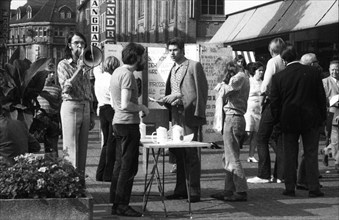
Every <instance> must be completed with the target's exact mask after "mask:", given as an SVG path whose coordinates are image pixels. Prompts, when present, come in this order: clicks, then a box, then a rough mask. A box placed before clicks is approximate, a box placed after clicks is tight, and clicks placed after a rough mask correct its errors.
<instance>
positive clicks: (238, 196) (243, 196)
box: [211, 191, 247, 202]
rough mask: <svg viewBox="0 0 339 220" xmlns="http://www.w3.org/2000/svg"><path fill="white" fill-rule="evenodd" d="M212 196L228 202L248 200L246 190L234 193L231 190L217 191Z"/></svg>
mask: <svg viewBox="0 0 339 220" xmlns="http://www.w3.org/2000/svg"><path fill="white" fill-rule="evenodd" d="M211 197H212V198H214V199H217V200H222V201H227V202H244V201H247V193H246V192H236V193H234V194H233V192H231V191H227V192H222V193H216V194H212V195H211Z"/></svg>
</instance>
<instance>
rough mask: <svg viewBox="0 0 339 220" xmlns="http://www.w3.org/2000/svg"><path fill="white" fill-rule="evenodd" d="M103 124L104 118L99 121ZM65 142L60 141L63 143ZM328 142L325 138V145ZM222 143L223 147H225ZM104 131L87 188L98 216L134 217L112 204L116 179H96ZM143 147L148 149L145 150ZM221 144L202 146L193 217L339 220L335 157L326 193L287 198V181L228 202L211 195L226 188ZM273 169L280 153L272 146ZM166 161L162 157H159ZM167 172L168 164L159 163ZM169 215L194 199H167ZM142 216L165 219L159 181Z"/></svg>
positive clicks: (326, 175) (325, 178) (137, 183)
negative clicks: (111, 192) (197, 199)
mask: <svg viewBox="0 0 339 220" xmlns="http://www.w3.org/2000/svg"><path fill="white" fill-rule="evenodd" d="M97 124H98V123H97ZM61 146H62V143H61V141H60V145H59V147H60V148H61ZM323 146H324V142H323V141H321V146H320V148H322V147H323ZM221 147H222V146H221ZM100 150H101V149H100V134H99V129H98V126H96V128H95V129H94V130H93V131H91V134H90V143H89V148H88V157H87V158H88V159H87V168H86V172H87V175H88V177H87V179H86V183H87V188H88V190H89V192H90V193H91V195H92V196H93V199H94V219H95V220H99V219H129V218H126V217H119V216H113V215H111V214H110V209H111V206H112V204H110V203H109V199H108V198H109V186H110V183H105V182H97V181H95V171H96V168H97V164H98V161H99V155H100ZM140 152H142V150H141V149H140ZM222 152H223V151H222V150H221V149H210V148H205V149H202V151H201V164H202V172H201V193H202V194H201V202H198V203H192V213H193V215H192V218H193V219H213V220H214V219H305V220H306V219H307V220H308V219H329V220H338V219H339V218H338V216H339V197H338V196H339V190H338V189H339V174H337V173H336V172H335V171H334V161H333V159H330V162H329V166H328V167H325V166H324V165H323V164H322V161H321V159H322V155H319V170H320V174H321V175H322V178H321V179H320V182H321V184H322V185H323V188H322V191H323V192H324V193H325V197H323V198H309V197H308V192H307V191H299V190H298V191H296V194H297V195H296V197H293V198H291V197H286V196H283V195H282V194H281V193H282V191H283V189H284V184H282V183H280V184H279V183H267V184H249V192H248V193H249V195H248V201H247V202H234V203H230V202H223V201H218V200H215V199H212V198H211V197H210V195H211V194H213V193H217V192H220V191H221V190H222V189H223V187H224V182H223V178H224V173H223V170H222V168H221V155H222ZM247 155H248V145H244V148H243V149H242V150H241V156H240V158H241V162H242V165H243V167H244V169H245V173H246V176H247V177H252V176H255V175H256V172H257V164H256V163H248V162H246V159H247ZM271 160H272V168H273V164H274V154H273V153H272V151H271ZM159 163H160V164H162V159H161V161H160V162H159ZM170 169H171V164H169V163H168V157H167V156H166V157H165V195H168V194H172V193H173V189H174V184H175V177H176V176H175V174H172V173H170V172H169V171H170ZM159 170H160V172H161V174H162V166H160V167H159ZM144 174H145V172H144V166H143V163H142V154H141V155H140V157H139V172H138V174H137V176H136V177H135V180H134V186H133V190H132V198H131V203H130V205H131V206H133V207H134V208H135V209H136V210H139V211H141V210H142V201H143V190H144V177H145V176H144ZM165 206H166V210H167V214H168V216H167V219H188V218H190V215H189V213H188V203H187V202H186V200H172V201H165ZM141 219H165V217H164V211H163V204H162V202H161V199H160V197H159V193H158V188H157V185H156V182H154V184H153V187H152V189H151V195H150V198H149V201H148V203H147V208H146V212H145V215H144V217H142V218H141Z"/></svg>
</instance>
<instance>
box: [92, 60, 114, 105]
mask: <svg viewBox="0 0 339 220" xmlns="http://www.w3.org/2000/svg"><path fill="white" fill-rule="evenodd" d="M93 74H94V77H95V82H94V92H95V96H96V98H97V100H98V106H99V107H101V106H104V105H110V104H111V95H110V91H109V84H110V80H111V74H110V73H109V72H105V71H102V68H100V67H99V66H98V67H96V68H94V69H93Z"/></svg>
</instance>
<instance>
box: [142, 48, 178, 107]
mask: <svg viewBox="0 0 339 220" xmlns="http://www.w3.org/2000/svg"><path fill="white" fill-rule="evenodd" d="M147 50H148V61H147V64H148V96H149V97H150V98H153V99H156V100H157V99H160V98H161V97H163V96H165V86H166V85H165V84H166V80H167V78H168V75H169V72H170V70H171V68H172V66H173V64H174V62H173V61H172V59H171V58H170V56H169V54H168V52H167V50H166V48H164V47H148V49H147ZM148 108H150V109H165V107H164V106H161V105H159V104H158V103H157V102H148Z"/></svg>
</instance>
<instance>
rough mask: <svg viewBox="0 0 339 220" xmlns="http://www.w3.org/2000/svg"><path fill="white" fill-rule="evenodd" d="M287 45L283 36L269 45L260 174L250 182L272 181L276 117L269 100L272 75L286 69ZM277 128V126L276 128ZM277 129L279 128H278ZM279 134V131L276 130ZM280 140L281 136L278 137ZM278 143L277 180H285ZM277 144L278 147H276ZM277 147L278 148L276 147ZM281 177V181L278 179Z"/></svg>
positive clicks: (263, 86)
mask: <svg viewBox="0 0 339 220" xmlns="http://www.w3.org/2000/svg"><path fill="white" fill-rule="evenodd" d="M285 47H286V45H285V42H284V41H283V39H281V38H274V39H273V40H272V41H271V42H270V44H269V46H268V50H269V52H270V54H271V56H272V58H271V59H270V60H269V61H268V62H267V65H266V71H265V74H264V80H263V82H262V84H261V94H262V95H263V96H264V98H263V99H262V100H263V102H264V104H263V108H262V109H263V111H262V114H261V119H260V123H259V130H258V134H257V151H258V158H259V162H258V175H257V176H256V177H252V178H249V179H247V182H248V183H269V182H270V181H271V158H270V154H269V142H270V137H271V135H272V132H274V124H275V122H274V119H273V118H272V115H271V107H270V100H269V95H270V94H269V92H270V89H269V87H270V84H271V80H272V77H273V76H274V75H275V74H276V73H277V72H279V71H281V70H283V69H285V63H284V62H283V60H282V59H281V56H280V53H281V51H282V50H283V49H284V48H285ZM276 129H277V128H276ZM276 131H277V130H276ZM276 134H277V136H279V135H280V134H279V132H276ZM277 140H279V138H278V139H277ZM276 143H277V144H275V143H273V144H271V146H272V147H273V149H274V151H275V154H276V162H275V164H276V166H279V168H277V169H275V170H276V172H277V174H276V175H275V178H277V182H281V181H282V180H283V175H284V173H283V172H284V171H283V160H282V158H283V157H282V147H281V146H280V145H279V143H280V142H279V141H276ZM276 146H277V147H276ZM275 147H276V148H275ZM278 179H279V181H278Z"/></svg>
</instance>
